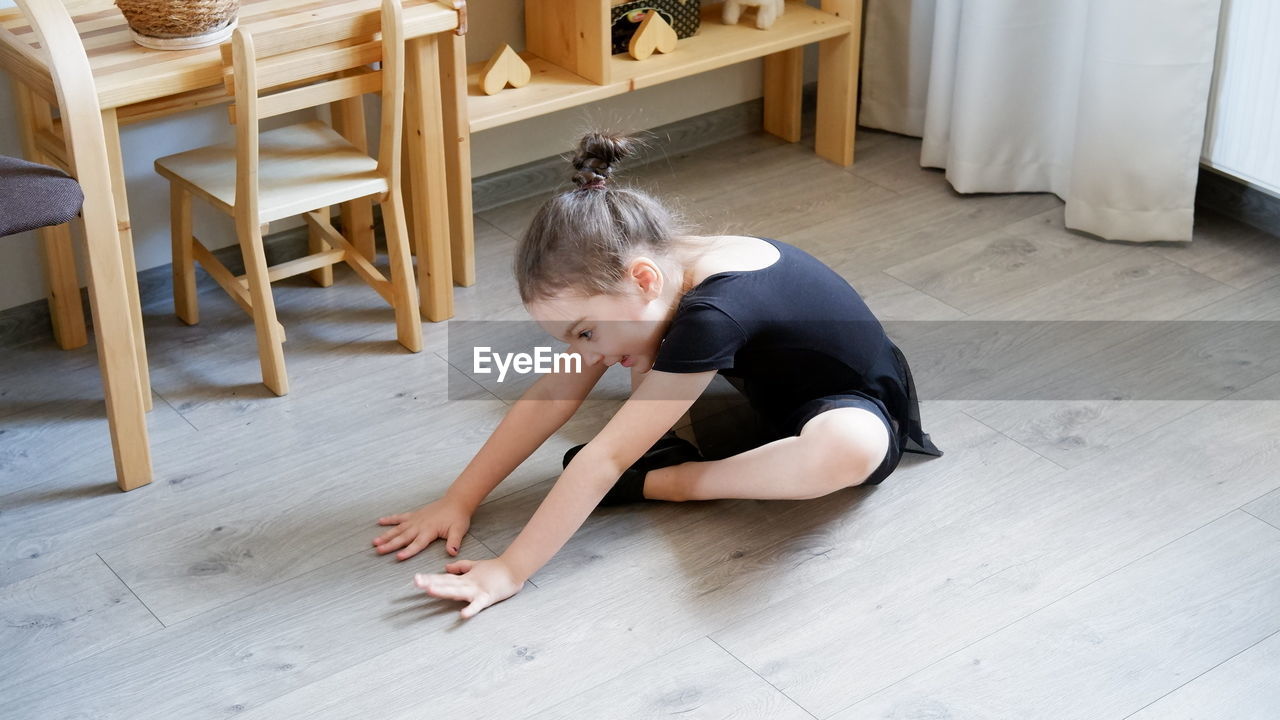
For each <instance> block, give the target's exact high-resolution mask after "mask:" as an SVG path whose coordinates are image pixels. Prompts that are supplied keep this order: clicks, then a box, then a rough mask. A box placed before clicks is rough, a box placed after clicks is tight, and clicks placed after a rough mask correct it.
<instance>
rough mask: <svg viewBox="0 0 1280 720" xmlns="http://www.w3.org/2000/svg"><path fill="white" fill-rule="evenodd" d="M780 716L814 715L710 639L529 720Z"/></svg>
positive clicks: (804, 718)
mask: <svg viewBox="0 0 1280 720" xmlns="http://www.w3.org/2000/svg"><path fill="white" fill-rule="evenodd" d="M672 715H679V716H680V717H682V718H708V719H710V718H716V719H717V720H720V719H721V718H740V719H741V720H750V719H752V718H771V719H773V718H777V720H813V716H812V715H810V714H809V713H807V712H805V711H804V710H802V709H801V708H800V707H799V706H797V705H796V704H795V703H793V702H791V701H790V700H788V699H787V698H786V696H784V695H783V694H782V693H780V692H778V691H777V690H776V689H775V688H773V687H772V686H770V685H769V684H768V683H766V682H765V681H763V680H761V679H760V677H759V676H757V675H756V674H755V673H753V672H751V671H750V670H748V669H747V668H746V667H744V666H743V665H742V663H740V662H738V661H737V660H735V659H734V658H733V657H732V656H730V655H729V654H728V653H726V652H725V651H724V649H723V648H721V647H720V646H718V645H716V644H715V643H714V642H711V641H710V640H708V639H706V638H702V639H700V640H696V641H694V642H692V643H690V644H688V645H686V646H685V647H682V648H680V649H679V650H675V651H673V652H671V653H669V654H667V655H664V656H662V657H660V658H658V659H657V660H655V661H653V662H651V663H649V664H647V665H644V666H642V667H639V668H636V669H634V670H632V671H631V672H629V673H627V674H626V675H625V676H623V677H620V678H618V679H616V680H612V681H610V682H607V683H604V684H603V685H599V686H597V687H594V688H591V689H590V690H588V691H587V692H584V693H582V694H581V695H578V696H575V697H573V698H570V699H569V700H566V701H564V702H562V703H560V704H558V705H556V706H555V707H553V708H550V709H549V710H546V711H543V712H539V713H535V714H533V715H529V716H527V717H528V718H529V720H554V719H557V718H558V719H560V720H579V718H605V717H625V718H635V719H636V720H640V719H641V718H655V719H656V718H666V717H670V716H672Z"/></svg>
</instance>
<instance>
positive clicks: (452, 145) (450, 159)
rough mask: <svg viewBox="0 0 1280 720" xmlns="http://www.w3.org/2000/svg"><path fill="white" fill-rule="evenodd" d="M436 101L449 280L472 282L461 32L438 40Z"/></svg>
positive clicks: (467, 127) (473, 257)
mask: <svg viewBox="0 0 1280 720" xmlns="http://www.w3.org/2000/svg"><path fill="white" fill-rule="evenodd" d="M440 44H441V45H442V47H441V48H440V80H441V87H440V105H441V107H442V108H443V110H444V152H445V173H446V174H447V175H448V183H449V238H450V240H451V242H450V249H451V250H452V253H453V282H454V284H457V285H461V286H463V287H470V286H472V285H474V284H475V282H476V251H475V235H476V234H475V221H474V218H472V215H471V121H470V120H469V119H468V117H467V46H466V41H465V40H464V38H463V36H462V35H457V34H454V33H450V34H449V35H448V36H447V37H445V38H442V39H441V40H440Z"/></svg>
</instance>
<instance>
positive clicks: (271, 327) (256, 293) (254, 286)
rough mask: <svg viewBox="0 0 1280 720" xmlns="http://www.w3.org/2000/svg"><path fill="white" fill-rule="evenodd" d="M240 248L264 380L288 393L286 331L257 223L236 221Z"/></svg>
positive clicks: (276, 390)
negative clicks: (278, 313) (280, 318)
mask: <svg viewBox="0 0 1280 720" xmlns="http://www.w3.org/2000/svg"><path fill="white" fill-rule="evenodd" d="M236 226H237V227H236V234H237V235H238V236H239V237H240V251H241V253H242V254H243V255H244V270H245V277H246V279H247V280H248V281H249V300H250V302H251V304H252V305H253V327H254V331H255V332H256V333H257V338H258V361H259V362H260V363H261V364H262V383H263V384H264V385H266V386H267V389H269V390H270V391H271V392H273V393H275V394H276V395H287V394H288V393H289V377H288V375H286V373H285V369H284V334H283V333H282V332H281V331H280V323H279V322H277V321H276V303H275V300H274V299H273V298H272V297H271V283H270V282H269V281H268V279H267V256H266V251H265V250H264V248H263V246H262V230H261V229H260V228H259V227H258V226H257V225H256V224H254V223H251V222H239V221H237V223H236Z"/></svg>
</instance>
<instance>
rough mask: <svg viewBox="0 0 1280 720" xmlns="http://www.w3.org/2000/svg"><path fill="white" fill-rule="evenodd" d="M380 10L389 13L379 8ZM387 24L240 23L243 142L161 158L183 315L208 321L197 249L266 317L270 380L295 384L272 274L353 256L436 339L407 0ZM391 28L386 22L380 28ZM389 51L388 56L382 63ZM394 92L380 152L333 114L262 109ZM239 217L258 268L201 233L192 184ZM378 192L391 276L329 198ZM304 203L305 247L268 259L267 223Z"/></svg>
mask: <svg viewBox="0 0 1280 720" xmlns="http://www.w3.org/2000/svg"><path fill="white" fill-rule="evenodd" d="M368 17H371V18H378V17H379V16H368ZM380 20H381V22H380V24H375V23H373V22H371V21H367V20H362V19H355V20H353V19H341V20H328V21H320V22H316V23H313V24H310V25H304V26H299V27H294V28H290V29H288V30H287V31H277V32H271V33H261V34H258V35H253V34H250V33H249V32H248V31H247V30H245V29H244V28H241V29H239V30H237V31H236V33H235V35H234V36H233V38H232V42H231V47H230V52H227V47H226V46H223V60H224V65H225V66H226V69H225V71H224V79H225V81H226V84H227V87H228V90H229V91H230V92H231V93H232V94H233V95H234V99H235V102H234V105H233V107H232V109H231V110H232V113H233V115H232V120H233V122H234V124H235V130H236V140H235V143H234V144H232V145H223V146H217V147H206V148H200V149H197V150H192V151H189V152H184V153H180V154H177V155H171V156H169V157H164V158H160V159H159V160H156V163H155V166H156V171H157V172H159V173H160V174H161V175H163V176H164V177H166V178H168V179H169V181H170V188H171V191H170V192H171V197H170V206H171V217H172V233H173V274H174V278H173V286H174V306H175V309H176V311H177V314H178V317H179V318H180V319H182V321H183V322H186V323H188V324H194V323H196V322H197V321H198V320H199V312H198V309H197V306H196V291H195V261H199V262H200V264H201V265H202V266H203V267H204V268H205V270H206V271H207V272H208V273H209V274H210V275H211V276H212V277H213V279H214V280H216V281H217V282H218V284H219V285H220V286H222V288H223V289H224V290H226V291H227V293H228V294H230V295H231V297H232V299H234V300H235V301H236V302H237V303H238V304H239V305H240V307H241V308H243V309H244V310H245V311H246V312H248V313H249V314H250V315H251V316H252V317H253V322H254V326H255V328H256V330H257V342H258V356H259V360H260V361H261V364H262V380H263V382H264V383H265V384H266V386H267V387H268V388H269V389H271V391H272V392H274V393H276V394H277V395H284V394H286V393H287V392H288V391H289V383H288V378H287V376H286V373H285V366H284V354H283V348H282V344H283V342H284V339H285V338H284V329H283V328H282V327H281V326H280V324H279V322H277V320H276V312H275V303H274V301H273V300H272V296H271V287H270V283H271V281H274V280H279V279H282V278H286V277H292V276H294V275H299V274H302V273H310V274H311V277H312V278H313V279H314V280H316V281H317V282H319V283H320V284H321V285H326V284H328V282H329V277H330V276H328V275H327V273H330V272H331V266H332V265H334V264H336V263H339V262H345V263H347V264H348V265H349V266H350V267H351V268H352V269H353V270H354V271H355V273H356V275H357V276H359V277H360V278H361V279H362V280H364V281H365V282H366V283H367V284H369V285H370V286H371V287H372V288H373V289H374V290H375V291H377V292H378V294H379V295H381V296H382V298H383V299H384V300H386V301H387V302H388V303H389V304H390V305H391V306H392V307H393V308H394V309H395V318H396V335H397V338H398V339H399V341H400V344H401V345H403V346H404V347H405V348H407V349H409V350H410V351H413V352H418V351H420V350H421V349H422V325H421V321H420V316H419V310H418V295H417V288H416V287H415V285H414V282H413V268H412V265H411V264H410V263H411V259H410V257H409V240H408V235H407V232H406V228H405V219H404V203H403V200H402V198H401V183H400V172H401V171H400V155H401V152H400V148H401V128H402V125H403V115H404V112H403V110H404V32H403V22H402V19H401V8H400V2H399V0H383V3H382V12H381V15H380ZM379 33H380V34H379ZM373 63H379V64H380V67H379V68H377V69H375V68H373V67H371V65H372V64H373ZM374 92H380V93H381V96H382V127H381V139H380V140H379V148H378V157H377V158H376V159H374V158H371V157H369V155H368V154H367V153H365V152H364V151H362V150H359V149H358V148H357V147H356V146H354V145H352V144H351V143H350V142H348V141H347V140H346V139H344V138H343V137H342V136H341V135H339V134H338V133H337V132H336V131H334V129H333V128H331V127H329V126H328V125H325V124H324V123H322V122H318V121H315V122H306V123H300V124H296V125H290V126H288V127H283V128H279V129H276V130H270V131H268V132H261V133H260V132H259V129H258V121H259V120H261V119H263V118H268V117H272V116H276V115H281V114H283V113H287V112H291V111H294V110H300V109H304V108H309V107H313V106H317V105H324V104H328V103H332V102H335V101H339V100H344V99H348V98H353V97H360V96H362V95H364V94H367V93H374ZM193 194H194V195H199V196H200V197H202V198H204V199H205V200H207V201H208V202H209V203H210V204H212V205H213V206H214V207H215V208H217V209H219V210H222V211H223V212H226V213H228V214H230V215H232V216H233V217H234V218H235V227H236V234H237V236H238V237H239V240H240V248H241V252H242V254H243V256H244V264H245V275H244V276H243V277H236V276H234V275H233V274H232V273H231V272H230V271H229V270H227V268H226V267H225V266H224V265H223V264H222V263H221V262H219V261H218V260H217V259H216V258H214V256H213V254H212V253H210V252H209V250H208V248H206V247H205V246H204V245H203V244H201V243H200V242H199V241H198V240H196V239H195V238H194V237H192V234H191V196H192V195H193ZM360 198H371V199H373V200H374V201H375V202H378V203H380V204H381V206H382V219H383V226H384V227H385V228H386V239H387V256H388V260H389V264H390V271H391V279H390V280H387V279H386V277H384V276H383V275H382V273H381V272H379V270H378V269H377V268H376V267H375V266H374V264H373V262H372V261H373V258H371V257H366V256H365V255H363V254H362V253H361V252H360V251H359V250H357V249H356V248H355V247H354V246H353V245H352V243H351V242H350V240H349V239H348V238H346V237H344V236H343V235H342V234H340V233H339V232H338V231H337V230H336V229H334V227H333V226H332V225H331V224H330V223H329V206H331V205H336V204H339V203H344V202H348V201H351V200H356V199H360ZM294 215H303V216H304V217H305V218H306V221H307V223H308V225H309V226H310V230H311V233H312V242H311V248H310V250H311V252H310V254H308V255H306V256H305V257H302V258H299V259H296V260H291V261H289V262H285V263H281V264H279V265H275V266H272V267H268V266H267V263H266V256H265V253H264V250H263V245H262V226H263V225H264V224H266V223H269V222H271V221H273V220H279V219H281V218H285V217H290V216H294Z"/></svg>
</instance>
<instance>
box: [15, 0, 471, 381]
mask: <svg viewBox="0 0 1280 720" xmlns="http://www.w3.org/2000/svg"><path fill="white" fill-rule="evenodd" d="M63 1H64V2H66V4H67V5H68V7H69V9H70V11H71V14H72V19H73V20H74V22H75V25H76V29H77V30H78V31H79V33H80V37H81V40H82V41H83V43H84V46H85V49H86V50H87V52H88V55H89V61H90V64H91V66H92V67H93V74H94V82H95V84H96V86H97V94H98V100H99V103H100V105H101V107H102V121H103V126H104V128H105V131H106V137H107V144H108V152H109V158H110V165H111V172H112V178H111V183H112V186H113V188H114V190H115V192H114V197H115V199H116V210H117V214H118V216H119V225H120V239H121V243H122V246H123V248H124V250H125V251H126V252H125V253H124V257H125V262H126V271H127V272H128V273H129V274H130V276H131V277H133V276H136V267H135V265H134V259H133V252H132V246H133V241H132V234H131V232H130V224H129V213H128V204H127V199H126V196H125V191H124V171H123V166H122V159H121V153H120V131H119V128H120V126H121V125H127V124H129V123H132V122H139V121H142V120H148V119H152V118H156V117H161V116H164V115H169V114H172V113H177V112H182V111H186V110H192V109H196V108H201V107H206V106H210V105H217V104H221V103H225V102H229V101H230V97H229V96H228V95H227V93H226V90H225V89H224V87H223V84H222V71H223V65H222V60H221V56H220V53H219V49H218V48H217V47H216V46H215V47H208V48H201V49H197V50H185V51H162V50H149V49H146V48H143V47H140V46H138V45H137V44H135V43H134V42H133V41H132V39H131V38H130V36H129V32H128V26H127V25H126V24H125V20H124V16H123V15H122V14H121V13H120V11H119V9H118V8H116V7H115V6H114V4H113V3H112V0H63ZM455 4H456V7H455ZM378 6H379V3H378V2H377V0H310V1H308V0H301V1H300V2H299V1H298V0H242V4H241V9H240V15H239V23H240V26H241V27H246V28H249V29H251V30H252V29H269V28H280V27H288V26H290V25H294V24H299V23H305V22H307V21H308V20H309V19H315V18H320V17H333V16H336V15H344V14H351V13H376V12H377V11H378ZM465 18H466V14H465V5H464V4H463V3H462V2H456V0H451V1H450V2H447V3H446V2H436V1H435V0H404V24H405V35H406V38H407V39H408V44H407V48H406V64H407V70H408V75H407V77H408V85H407V86H406V98H405V100H406V102H405V106H406V112H407V116H406V123H405V143H404V145H405V150H406V154H407V156H408V159H409V172H408V173H406V183H408V188H407V189H408V190H409V192H408V193H407V194H406V198H407V200H408V203H407V204H408V209H409V218H408V219H409V226H410V230H411V232H412V233H413V239H414V247H415V248H416V249H417V251H418V252H419V263H418V266H419V272H418V283H419V290H420V295H421V302H422V311H423V314H424V315H425V316H426V317H427V318H428V319H430V320H443V319H445V318H448V317H450V316H452V314H453V299H452V298H453V293H452V286H453V280H454V278H455V276H456V277H457V279H458V280H459V281H460V282H462V283H463V284H470V282H471V281H472V279H473V277H474V274H473V271H469V270H468V266H469V260H468V261H467V262H464V263H462V266H461V267H459V268H457V269H456V270H455V269H454V268H453V267H452V266H453V257H455V256H460V259H467V258H469V255H470V249H469V248H467V247H460V248H456V249H454V251H453V252H452V254H451V253H450V252H449V246H448V245H447V244H446V242H445V241H444V240H443V238H448V237H449V236H450V231H449V222H450V218H449V209H448V206H449V204H450V201H451V200H452V201H453V203H454V204H455V205H457V204H458V203H459V200H458V197H457V195H458V194H457V193H456V192H455V193H453V195H454V196H455V197H453V198H450V193H449V190H448V189H447V188H446V182H447V180H446V175H445V173H446V166H445V165H444V164H443V163H441V162H428V158H437V159H438V158H442V157H446V156H445V144H444V142H443V140H442V138H443V137H445V135H446V134H448V135H449V136H450V137H457V136H458V135H459V133H458V132H457V131H456V129H454V130H452V131H451V126H452V127H455V128H456V125H457V123H458V122H459V121H458V119H457V117H456V114H455V116H454V117H447V116H446V115H445V114H443V113H442V105H443V103H442V102H440V101H439V98H440V97H441V78H445V79H446V81H448V82H454V80H453V79H452V78H456V77H457V76H458V75H462V77H463V82H465V72H462V73H458V72H455V71H454V69H453V67H452V63H453V62H454V59H455V58H456V57H458V53H457V52H455V51H454V41H453V38H455V37H457V34H458V33H460V32H464V31H465V27H466V25H465ZM450 31H453V32H452V33H451V32H450ZM458 40H460V38H458ZM34 42H35V41H34V37H33V35H32V33H31V30H30V28H29V27H28V26H27V23H26V21H25V19H24V18H23V16H22V14H21V12H19V11H18V10H17V9H16V8H14V9H6V10H3V11H0V68H3V69H4V70H5V71H7V72H8V73H9V75H10V77H11V78H12V80H13V81H14V83H13V85H14V94H15V100H16V107H17V110H18V117H19V120H20V123H21V128H20V130H21V133H22V140H23V147H24V153H25V154H26V155H27V157H28V159H31V160H33V161H36V162H46V163H50V164H58V165H64V166H65V164H66V163H65V158H64V157H62V155H63V154H64V151H63V150H62V147H61V145H62V143H61V139H60V137H59V128H58V126H57V121H56V120H55V119H53V118H52V117H51V111H50V108H51V107H56V106H57V100H56V96H55V94H54V90H53V85H52V83H51V81H50V78H49V71H48V68H46V67H44V64H43V63H42V62H41V61H40V58H39V55H37V54H35V53H33V52H31V47H32V45H33V44H34ZM441 45H443V46H444V48H443V51H442V49H441ZM449 92H450V93H451V92H453V91H452V89H450V91H449ZM446 94H448V93H446ZM333 122H334V125H335V127H337V128H338V129H339V131H340V132H343V134H345V135H347V136H348V138H349V139H351V140H352V142H354V143H357V144H358V145H359V146H361V147H363V146H364V145H363V143H364V142H365V140H364V137H363V132H364V127H363V122H364V118H363V110H362V107H361V106H360V105H359V103H351V102H348V103H345V104H335V107H334V108H333ZM464 134H465V131H464ZM449 149H450V150H451V151H452V155H453V156H454V157H455V158H456V156H457V153H458V150H457V143H456V142H454V143H452V146H451V147H450V148H449ZM448 169H449V170H452V171H456V159H455V160H454V161H453V163H451V165H450V166H448ZM455 177H456V176H455ZM89 181H90V182H93V180H92V179H89ZM82 182H84V180H83V179H82ZM343 213H344V217H343V220H344V223H345V225H346V227H349V228H353V229H354V230H355V233H356V238H357V240H358V242H357V243H356V245H357V247H360V248H372V246H373V234H372V227H373V221H372V212H371V209H370V208H369V207H368V204H367V203H366V204H364V206H363V207H362V206H360V205H354V206H353V207H347V208H344V210H343ZM467 220H469V217H468V218H467ZM456 222H461V221H456ZM40 236H41V242H42V244H43V247H44V250H45V256H46V258H47V259H48V262H47V263H46V275H47V280H48V284H49V293H50V311H51V315H52V317H53V325H54V334H55V337H56V338H57V340H58V343H59V345H61V346H62V347H63V348H73V347H79V346H81V345H83V344H85V342H86V341H87V337H86V334H85V327H84V319H83V318H84V312H83V309H82V308H81V307H80V302H79V298H80V293H79V283H78V279H77V277H76V273H75V269H74V259H73V255H72V252H71V241H70V234H69V230H68V228H67V226H65V225H64V226H59V227H55V228H49V229H46V230H44V231H41V233H40ZM455 236H456V237H458V238H459V244H461V243H462V242H463V241H465V240H467V239H469V238H470V233H469V232H467V233H459V234H456V235H455ZM433 237H434V238H441V239H442V240H441V241H440V242H435V243H432V242H429V240H430V239H431V238H433ZM429 251H433V252H434V253H435V256H434V257H431V256H428V252H429ZM469 273H470V274H469ZM131 295H132V300H133V304H134V315H135V317H134V323H135V327H136V328H137V330H138V332H137V337H138V340H137V342H138V345H139V350H140V351H141V350H142V345H143V343H142V336H141V311H140V310H139V309H138V307H137V303H138V297H137V285H136V281H134V283H133V286H132V288H131ZM139 354H140V356H141V357H142V358H143V361H142V368H141V372H142V375H143V382H144V388H148V387H149V382H147V380H146V375H147V370H146V361H145V353H144V352H140V353H139Z"/></svg>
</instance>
